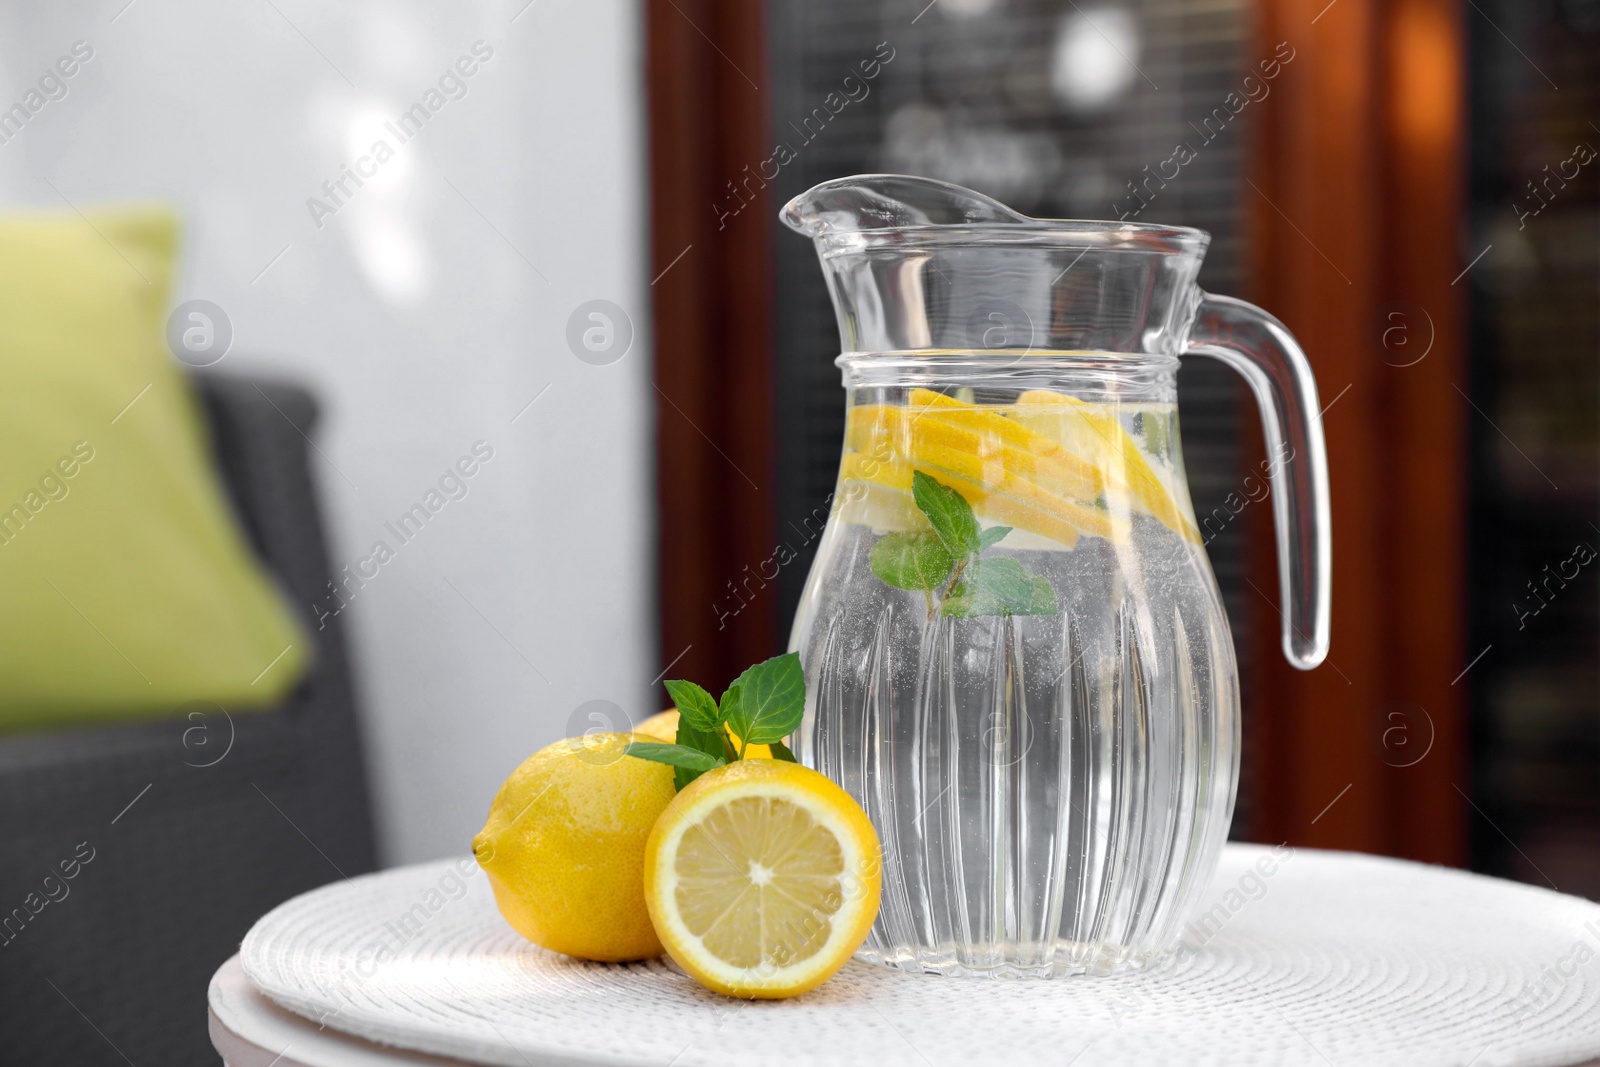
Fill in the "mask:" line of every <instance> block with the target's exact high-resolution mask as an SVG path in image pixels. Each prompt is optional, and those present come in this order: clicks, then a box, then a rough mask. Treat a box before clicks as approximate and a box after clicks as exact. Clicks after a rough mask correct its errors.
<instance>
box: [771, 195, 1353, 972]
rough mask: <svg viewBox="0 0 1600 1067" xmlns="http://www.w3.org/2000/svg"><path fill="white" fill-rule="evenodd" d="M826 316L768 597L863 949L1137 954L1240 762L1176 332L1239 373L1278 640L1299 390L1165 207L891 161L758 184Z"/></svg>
mask: <svg viewBox="0 0 1600 1067" xmlns="http://www.w3.org/2000/svg"><path fill="white" fill-rule="evenodd" d="M782 217H783V220H784V222H786V223H787V224H788V225H789V226H790V227H792V228H793V229H795V230H797V231H799V232H800V233H803V234H805V235H807V236H809V237H811V238H812V239H813V241H814V242H815V244H816V249H817V253H818V256H819V258H820V259H821V262H822V269H823V273H824V274H825V275H826V276H827V281H828V289H829V292H830V293H831V295H832V297H833V303H834V308H835V310H836V312H837V316H838V323H839V335H840V341H841V348H842V350H843V354H842V355H841V356H840V357H839V359H838V364H839V366H840V367H841V368H842V369H843V372H844V386H845V389H846V392H847V394H848V416H847V424H846V433H845V444H844V453H843V456H842V459H841V463H840V470H839V481H838V488H837V490H836V492H835V494H834V497H833V500H832V504H831V510H830V513H829V518H828V523H827V527H826V530H825V531H824V534H823V537H822V539H821V541H820V543H819V548H818V553H817V558H816V561H815V563H814V564H813V565H812V569H811V573H810V576H809V578H808V579H807V583H806V587H805V592H804V594H803V597H802V600H801V603H800V610H799V613H798V615H797V617H796V619H795V624H794V631H793V636H792V638H791V648H794V649H795V650H797V651H798V652H799V654H800V659H801V663H802V665H803V668H804V671H805V676H806V682H807V694H808V695H807V707H806V717H805V720H804V722H803V724H802V726H801V728H800V731H799V734H798V736H797V739H796V743H797V746H798V756H799V758H800V760H801V762H803V763H805V764H807V765H809V766H811V767H815V768H817V769H818V770H820V771H822V772H824V773H825V774H827V775H828V776H829V777H830V778H832V779H833V780H835V781H836V782H838V783H840V784H841V785H842V786H843V787H844V788H845V789H847V790H848V791H849V792H850V793H851V795H852V796H854V797H855V798H856V800H857V801H859V802H860V803H861V805H862V807H863V808H865V809H866V812H867V814H868V815H869V816H870V817H871V819H872V822H873V825H874V826H876V827H877V830H878V834H879V837H880V839H881V841H882V843H883V851H884V870H883V903H882V909H881V911H880V912H879V915H878V920H877V924H876V925H875V926H874V927H873V930H872V933H871V935H870V936H869V937H868V939H867V942H866V944H865V946H863V948H862V951H861V955H862V956H863V957H864V958H866V959H868V960H871V961H874V962H879V963H883V964H886V965H889V966H892V967H897V968H900V969H903V970H910V971H934V972H938V973H942V974H974V975H1039V976H1053V975H1062V974H1077V973H1107V972H1111V971H1116V970H1121V969H1126V968H1134V967H1140V966H1143V965H1145V964H1148V963H1149V962H1150V961H1152V960H1155V959H1158V958H1160V957H1161V956H1162V955H1163V954H1164V953H1165V952H1166V951H1168V950H1169V949H1171V948H1172V947H1173V946H1174V945H1175V944H1176V942H1177V940H1178V938H1179V937H1180V935H1181V932H1182V928H1183V925H1184V923H1185V921H1186V920H1187V919H1188V917H1189V914H1190V912H1191V910H1192V907H1193V905H1194V902H1195V900H1196V897H1197V894H1198V893H1200V892H1201V891H1202V890H1204V888H1205V887H1206V885H1207V883H1208V881H1209V880H1210V877H1211V874H1212V872H1213V869H1214V867H1215V865H1216V861H1217V858H1218V854H1219V852H1220V849H1221V846H1222V843H1223V840H1224V839H1225V838H1226V837H1227V832H1228V823H1229V820H1230V818H1231V817H1232V814H1233V802H1234V793H1235V786H1236V779H1237V774H1238V760H1239V686H1238V678H1237V668H1236V666H1235V663H1234V653H1233V643H1232V638H1231V637H1230V635H1229V632H1228V620H1227V617H1226V615H1225V614H1224V612H1223V608H1222V603H1221V600H1220V598H1219V596H1218V593H1217V586H1216V580H1215V578H1214V577H1213V575H1212V573H1211V566H1210V563H1209V562H1208V561H1207V559H1206V555H1205V551H1204V548H1203V535H1202V532H1201V530H1200V529H1199V527H1198V525H1197V524H1196V521H1195V516H1194V511H1193V508H1192V506H1191V504H1190V502H1189V492H1188V488H1187V485H1186V483H1185V478H1184V471H1183V459H1182V454H1181V451H1180V449H1179V444H1178V416H1177V406H1176V400H1177V396H1176V391H1175V376H1176V373H1177V368H1178V357H1180V356H1183V355H1204V356H1211V357H1213V358H1216V359H1220V360H1223V361H1224V362H1226V363H1227V364H1228V365H1230V366H1232V367H1233V368H1235V369H1236V370H1238V371H1239V372H1240V373H1242V374H1243V375H1244V376H1245V378H1246V379H1247V380H1248V381H1249V383H1250V386H1251V388H1252V390H1253V391H1254V393H1255V396H1256V398H1257V400H1258V401H1259V403H1260V406H1261V413H1262V417H1263V421H1264V423H1265V427H1266V439H1267V448H1268V454H1269V457H1270V459H1271V460H1272V468H1273V469H1272V477H1271V486H1272V489H1271V492H1272V507H1273V515H1274V518H1275V520H1276V525H1277V533H1278V564H1279V576H1280V580H1281V586H1282V593H1283V611H1282V614H1283V647H1284V652H1285V654H1286V655H1287V656H1288V658H1289V661H1290V662H1291V663H1292V664H1294V665H1295V666H1297V667H1300V668H1304V669H1310V668H1312V667H1315V666H1316V665H1317V664H1319V663H1320V662H1321V661H1322V659H1323V657H1324V656H1325V655H1326V653H1327V647H1328V586H1329V543H1328V483H1327V462H1326V454H1325V449H1324V445H1323V436H1322V426H1321V422H1320V419H1319V417H1318V414H1317V412H1318V410H1319V409H1318V405H1317V392H1316V384H1315V382H1314V381H1313V379H1312V375H1311V369H1310V367H1309V366H1308V365H1307V363H1306V359H1305V356H1304V354H1303V353H1302V352H1301V350H1300V348H1299V346H1298V345H1297V344H1296V343H1295V341H1294V338H1293V337H1292V336H1290V334H1289V332H1288V331H1287V330H1286V329H1285V328H1284V327H1283V325H1282V324H1281V323H1279V322H1278V321H1277V320H1276V319H1274V318H1273V317H1272V316H1271V315H1268V314H1267V313H1265V312H1264V311H1261V310H1260V309H1258V308H1255V307H1253V306H1251V305H1249V304H1246V303H1243V302H1241V301H1238V300H1234V299H1231V298H1228V297H1218V296H1211V295H1209V294H1206V293H1203V292H1201V291H1200V290H1199V288H1198V287H1197V286H1196V285H1195V275H1196V274H1197V273H1198V271H1199V269H1200V260H1201V257H1202V256H1203V255H1204V253H1205V248H1206V245H1207V243H1208V241H1209V240H1210V238H1209V236H1208V235H1207V234H1206V233H1204V232H1202V231H1199V230H1191V229H1183V228H1179V227H1166V226H1153V225H1129V224H1124V223H1115V222H1079V221H1059V220H1046V219H1033V218H1028V217H1026V216H1023V215H1019V214H1017V213H1016V212H1013V211H1011V210H1010V209H1009V208H1007V207H1005V206H1004V205H1002V204H999V203H997V202H996V201H994V200H991V199H989V198H987V197H985V196H982V195H980V194H978V193H974V192H972V191H970V190H967V189H962V188H960V187H958V186H953V185H949V184H946V183H943V182H937V181H932V180H929V179H923V178H910V177H899V176H893V175H868V176H860V177H854V178H845V179H841V180H838V181H832V182H827V183H824V184H822V185H819V186H817V187H816V188H814V189H812V190H810V191H809V192H807V193H805V194H803V195H801V196H799V197H797V198H796V199H795V200H793V201H792V202H790V203H789V204H788V206H787V207H785V209H784V211H783V216H782Z"/></svg>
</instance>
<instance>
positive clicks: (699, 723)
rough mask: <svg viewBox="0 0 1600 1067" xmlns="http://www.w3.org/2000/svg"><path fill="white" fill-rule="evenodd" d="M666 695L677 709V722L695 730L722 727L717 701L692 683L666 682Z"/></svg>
mask: <svg viewBox="0 0 1600 1067" xmlns="http://www.w3.org/2000/svg"><path fill="white" fill-rule="evenodd" d="M666 685H667V695H668V696H670V697H672V703H673V706H674V707H676V708H677V709H678V721H679V722H686V723H688V724H689V725H690V726H693V727H694V728H695V729H696V730H715V729H717V727H719V726H721V725H722V712H721V711H720V710H719V709H718V708H717V700H716V698H715V697H713V696H712V695H711V694H710V693H708V692H706V691H705V690H704V689H701V688H700V687H699V686H698V685H695V684H694V683H693V682H677V681H674V682H668V683H666Z"/></svg>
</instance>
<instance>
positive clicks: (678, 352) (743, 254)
mask: <svg viewBox="0 0 1600 1067" xmlns="http://www.w3.org/2000/svg"><path fill="white" fill-rule="evenodd" d="M644 14H645V72H646V73H645V89H646V110H647V115H648V122H649V160H650V249H651V252H650V255H651V263H652V270H651V276H652V278H653V279H654V280H653V281H652V283H651V290H650V297H651V309H652V315H653V321H654V329H653V331H652V332H653V334H654V337H655V364H654V368H655V381H654V385H655V400H656V446H657V456H656V481H657V499H658V509H657V515H658V531H659V534H658V539H659V552H660V554H659V559H658V566H659V568H660V580H659V583H658V588H659V597H660V604H659V618H660V642H661V643H660V648H661V665H662V668H663V669H664V670H666V671H667V672H668V673H667V675H666V676H667V677H669V678H689V679H691V680H694V681H696V682H699V683H701V684H703V685H705V686H706V687H707V688H711V689H713V690H714V691H720V688H721V687H722V686H724V685H726V684H727V683H728V682H729V681H731V680H732V679H733V678H734V677H735V676H737V674H738V673H739V672H740V671H742V670H743V669H744V668H745V667H747V666H749V665H750V664H751V663H754V662H756V661H758V660H760V659H763V658H765V657H767V656H770V655H773V654H774V653H775V652H777V651H778V650H779V649H778V647H777V646H778V642H779V628H778V619H777V599H778V597H777V587H776V585H775V584H772V583H771V582H769V581H768V580H766V579H765V578H763V576H762V572H763V570H764V568H763V563H764V562H765V561H766V560H767V559H768V558H769V557H770V556H771V555H772V553H773V551H774V548H773V546H774V544H775V543H776V541H777V474H776V458H775V457H776V442H775V440H774V433H773V426H774V424H775V422H776V416H775V398H774V385H773V382H774V355H773V336H772V280H771V279H772V274H773V268H772V233H773V227H772V219H773V214H774V212H775V211H776V207H775V206H774V205H773V203H772V196H771V194H770V192H769V190H768V189H767V188H766V184H765V183H764V182H763V181H762V180H761V178H760V176H759V175H758V174H754V173H753V172H752V171H751V169H750V168H751V166H753V165H754V164H755V162H756V161H758V160H761V159H764V158H766V157H767V155H768V154H769V149H770V145H771V140H770V138H769V137H768V135H767V128H768V125H769V119H768V111H769V101H768V96H769V95H770V94H769V93H768V92H767V91H766V90H767V88H768V86H767V73H766V71H767V36H766V4H765V3H752V2H751V0H647V2H646V3H645V5H644ZM664 702H665V697H664V696H663V703H664Z"/></svg>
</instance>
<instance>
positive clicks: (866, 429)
mask: <svg viewBox="0 0 1600 1067" xmlns="http://www.w3.org/2000/svg"><path fill="white" fill-rule="evenodd" d="M912 392H913V396H915V397H919V398H920V397H921V396H922V395H923V394H926V395H927V396H938V394H936V393H931V392H928V391H927V390H922V389H917V390H913V391H912ZM940 401H941V403H939V404H923V405H922V406H920V407H910V408H902V407H896V406H892V405H882V404H863V405H858V406H856V407H855V408H853V409H852V410H851V412H850V417H849V420H848V421H847V423H846V443H847V445H848V446H850V449H851V450H850V451H847V452H846V453H845V454H844V456H843V458H842V462H841V470H840V479H841V485H845V486H848V485H850V484H852V483H861V484H866V485H874V486H879V487H882V489H884V490H886V491H889V492H893V493H898V494H903V496H901V497H898V498H887V499H888V500H891V501H892V503H889V504H888V505H887V506H888V507H890V508H892V509H893V510H892V511H889V512H888V514H889V515H891V516H893V517H894V518H896V519H898V520H899V525H896V526H888V524H887V523H885V524H884V525H881V526H880V524H879V522H876V521H875V522H870V523H867V524H866V525H871V526H872V528H873V529H884V528H889V529H899V530H906V529H916V528H920V527H926V525H927V523H926V520H923V519H921V517H920V513H916V516H917V517H916V518H915V519H913V520H910V521H908V520H907V519H906V518H904V517H903V516H906V515H908V514H910V513H912V512H914V510H915V507H916V505H915V502H914V500H912V498H911V475H912V471H913V470H920V471H922V472H924V473H925V474H929V475H931V476H932V477H934V478H937V479H938V480H939V481H940V482H942V483H944V484H945V485H948V486H949V487H951V488H952V489H954V490H955V491H956V492H958V493H960V494H961V496H962V497H963V498H964V499H965V500H966V501H967V503H969V504H971V505H972V509H973V511H974V513H975V514H976V515H977V517H978V518H979V519H980V520H982V521H985V522H986V523H987V524H990V525H993V524H996V523H1000V524H1004V525H1007V526H1014V527H1017V528H1019V529H1023V530H1027V531H1028V532H1030V533H1034V534H1038V535H1040V536H1042V537H1045V538H1047V539H1049V540H1051V541H1055V542H1057V543H1058V544H1061V545H1063V546H1067V547H1070V546H1071V545H1072V544H1073V543H1074V542H1076V541H1077V539H1078V537H1079V535H1080V534H1084V533H1087V534H1092V535H1094V536H1097V537H1106V538H1113V539H1118V538H1121V537H1124V536H1126V534H1127V532H1128V523H1127V520H1126V518H1123V519H1119V518H1117V517H1116V516H1114V515H1113V514H1112V513H1110V512H1109V511H1107V510H1106V509H1104V508H1102V507H1098V506H1096V505H1095V503H1094V502H1095V500H1096V497H1098V496H1103V495H1104V488H1103V486H1104V479H1103V477H1102V476H1101V474H1100V472H1099V471H1097V470H1095V469H1094V468H1093V467H1092V466H1090V465H1089V464H1087V463H1085V462H1084V461H1083V460H1082V459H1080V458H1078V457H1077V456H1074V455H1071V454H1070V453H1068V452H1067V451H1066V450H1065V449H1063V448H1061V447H1060V446H1059V445H1058V444H1056V443H1055V442H1054V441H1052V440H1051V439H1049V438H1047V437H1045V436H1043V435H1040V434H1036V433H1034V432H1033V431H1032V430H1029V429H1028V428H1026V427H1024V426H1022V425H1020V424H1019V423H1017V422H1015V421H1013V420H1011V419H1008V418H1006V417H1005V416H1003V415H1000V414H995V413H993V412H992V411H987V410H982V409H979V408H976V407H973V406H970V405H963V406H962V407H961V408H960V409H959V410H958V409H957V408H955V407H951V406H950V405H961V401H956V400H951V399H950V398H948V397H941V398H940ZM876 499H878V500H885V499H886V498H885V497H884V496H882V495H879V496H878V497H876ZM908 508H909V509H911V511H910V512H908V511H907V509H908ZM846 517H847V519H848V518H850V517H851V514H850V513H849V512H847V513H846Z"/></svg>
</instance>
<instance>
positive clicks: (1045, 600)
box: [1016, 577, 1061, 615]
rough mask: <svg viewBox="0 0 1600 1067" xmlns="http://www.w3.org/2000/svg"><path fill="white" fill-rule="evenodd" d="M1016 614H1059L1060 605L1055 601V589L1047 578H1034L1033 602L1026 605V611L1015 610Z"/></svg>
mask: <svg viewBox="0 0 1600 1067" xmlns="http://www.w3.org/2000/svg"><path fill="white" fill-rule="evenodd" d="M1016 614H1018V615H1060V614H1061V606H1060V605H1059V604H1057V603H1056V590H1055V587H1054V586H1053V585H1051V584H1050V579H1048V578H1037V577H1036V578H1034V580H1033V602H1032V603H1030V604H1029V605H1028V610H1027V611H1019V612H1016Z"/></svg>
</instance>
